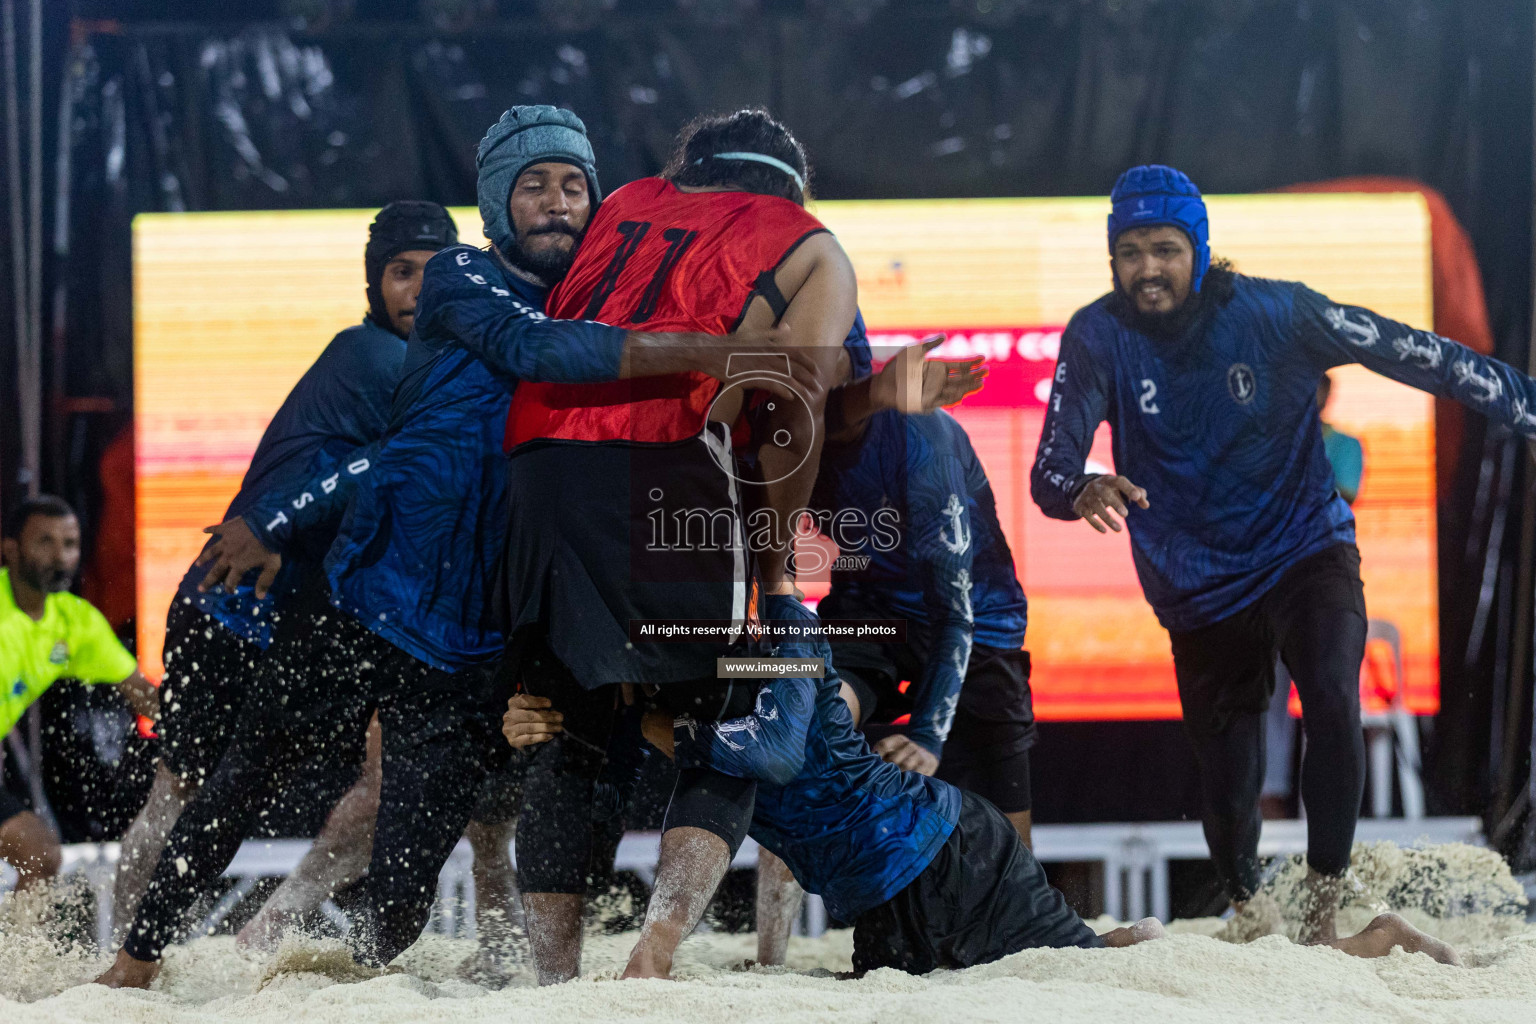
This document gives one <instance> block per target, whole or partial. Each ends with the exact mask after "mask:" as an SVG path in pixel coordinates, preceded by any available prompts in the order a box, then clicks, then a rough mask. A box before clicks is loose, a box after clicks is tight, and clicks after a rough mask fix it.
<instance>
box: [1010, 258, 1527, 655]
mask: <svg viewBox="0 0 1536 1024" xmlns="http://www.w3.org/2000/svg"><path fill="white" fill-rule="evenodd" d="M1111 305H1112V304H1111V301H1110V297H1109V296H1105V297H1104V298H1101V299H1099V300H1098V301H1097V302H1094V303H1093V304H1092V305H1089V306H1087V307H1085V308H1083V309H1081V310H1079V311H1078V312H1077V314H1076V315H1074V316H1073V317H1072V320H1071V322H1070V323H1069V324H1068V325H1067V329H1066V331H1065V332H1064V333H1063V335H1062V339H1061V356H1060V359H1059V361H1058V363H1057V366H1056V376H1055V380H1054V383H1053V386H1052V389H1051V397H1050V404H1049V407H1048V409H1047V412H1046V419H1045V426H1044V430H1043V431H1042V433H1041V438H1040V448H1039V452H1038V455H1037V458H1036V461H1035V465H1034V469H1033V472H1032V474H1031V479H1030V483H1031V493H1032V495H1033V497H1034V500H1035V502H1036V503H1037V504H1038V505H1039V506H1040V508H1041V510H1042V511H1044V512H1045V514H1046V515H1048V516H1051V517H1053V518H1056V519H1075V518H1077V514H1076V513H1075V512H1074V511H1073V510H1072V503H1073V501H1074V499H1075V498H1076V497H1077V495H1078V494H1079V493H1080V491H1081V490H1082V488H1083V487H1084V486H1085V484H1086V483H1087V481H1088V479H1089V478H1090V477H1091V475H1092V474H1090V473H1088V472H1087V470H1086V468H1085V465H1084V463H1085V460H1086V459H1087V457H1088V452H1089V448H1090V447H1091V445H1092V442H1093V435H1094V431H1095V430H1096V429H1097V427H1098V425H1099V424H1100V423H1101V422H1103V421H1105V420H1108V421H1109V424H1110V427H1111V429H1112V431H1113V437H1114V464H1115V472H1116V473H1119V474H1120V475H1122V476H1126V477H1129V478H1130V480H1131V481H1132V482H1133V483H1135V484H1136V485H1138V486H1140V487H1142V488H1144V489H1145V490H1146V492H1147V500H1148V501H1149V502H1150V504H1151V507H1150V508H1148V509H1140V508H1135V507H1132V508H1131V510H1130V514H1129V516H1128V517H1127V519H1126V524H1127V526H1128V527H1129V530H1130V539H1131V552H1132V555H1133V557H1134V560H1135V563H1136V571H1137V574H1138V575H1139V576H1140V579H1141V586H1142V590H1143V592H1144V593H1145V594H1146V597H1147V601H1148V602H1149V603H1150V604H1151V605H1152V607H1153V609H1154V610H1155V611H1156V612H1157V616H1158V619H1159V620H1160V621H1161V622H1162V624H1163V625H1164V626H1165V627H1166V628H1167V629H1169V630H1173V631H1175V632H1181V631H1187V630H1192V629H1198V628H1200V627H1202V626H1206V625H1210V624H1211V623H1213V622H1217V621H1220V620H1221V619H1224V618H1227V617H1228V616H1230V615H1233V614H1235V613H1236V612H1238V611H1240V610H1242V609H1243V608H1245V607H1247V606H1248V605H1249V604H1251V603H1252V602H1254V601H1255V600H1257V599H1258V598H1259V597H1261V596H1262V595H1263V594H1264V593H1265V592H1266V591H1267V590H1269V588H1270V587H1272V586H1274V584H1275V583H1276V582H1277V581H1278V580H1279V579H1280V577H1281V576H1282V575H1283V574H1284V573H1285V571H1286V570H1287V569H1289V568H1290V567H1291V566H1293V565H1295V564H1296V563H1297V562H1299V561H1300V560H1302V559H1303V558H1306V557H1307V556H1309V555H1312V554H1315V553H1316V552H1318V551H1321V550H1322V549H1324V548H1326V547H1329V546H1331V545H1334V544H1339V543H1344V542H1349V541H1353V540H1354V536H1355V524H1354V516H1353V515H1352V514H1351V513H1350V510H1349V506H1348V505H1347V504H1345V502H1344V500H1343V499H1342V498H1340V497H1339V495H1338V494H1337V492H1336V491H1335V489H1334V477H1333V470H1332V469H1331V468H1330V467H1329V464H1328V456H1327V453H1326V451H1325V449H1324V445H1323V435H1322V430H1321V426H1320V423H1319V419H1318V409H1317V399H1316V395H1317V385H1318V382H1319V379H1320V378H1321V376H1322V374H1323V373H1324V372H1325V371H1326V370H1328V369H1330V368H1332V367H1335V366H1340V365H1343V364H1346V363H1359V364H1361V365H1363V366H1365V367H1366V368H1368V369H1370V370H1374V371H1375V372H1377V373H1380V374H1383V375H1385V376H1387V377H1390V378H1392V379H1394V380H1397V381H1401V382H1402V383H1404V384H1408V385H1410V386H1412V387H1415V388H1418V389H1420V390H1422V391H1427V392H1430V393H1432V394H1435V395H1439V396H1441V397H1445V398H1452V399H1455V400H1456V401H1458V402H1461V403H1463V404H1464V405H1466V406H1468V407H1469V408H1471V409H1473V410H1475V411H1477V412H1480V413H1482V414H1484V415H1485V416H1487V417H1488V418H1489V419H1490V420H1493V421H1494V422H1495V423H1497V424H1499V425H1501V426H1504V427H1507V428H1510V429H1513V430H1516V431H1518V432H1519V433H1521V434H1523V435H1525V436H1527V437H1532V436H1536V382H1533V381H1532V380H1531V379H1530V378H1529V377H1527V376H1525V375H1524V374H1522V373H1519V372H1517V371H1515V370H1512V369H1511V368H1510V367H1508V366H1506V365H1504V364H1503V363H1501V362H1498V361H1497V360H1495V359H1490V358H1488V357H1486V356H1483V355H1480V354H1478V353H1476V352H1473V351H1472V350H1470V349H1468V348H1466V347H1464V346H1462V345H1459V344H1457V343H1456V342H1454V341H1451V340H1450V339H1448V338H1443V337H1440V336H1439V335H1437V334H1433V333H1431V332H1429V331H1422V330H1416V329H1414V328H1412V327H1409V326H1408V325H1406V324H1403V323H1399V322H1397V321H1395V320H1389V319H1387V318H1386V317H1383V316H1379V315H1377V314H1376V313H1373V312H1372V311H1370V310H1368V309H1363V308H1361V307H1359V306H1348V305H1343V304H1340V303H1336V302H1333V301H1331V300H1330V299H1328V298H1327V297H1326V296H1323V295H1320V294H1318V293H1317V292H1315V291H1312V290H1311V289H1310V288H1307V287H1306V286H1305V285H1302V284H1298V283H1295V282H1292V281H1271V280H1265V279H1262V278H1255V277H1245V276H1242V275H1236V276H1235V280H1234V290H1233V295H1232V298H1231V300H1230V301H1228V302H1226V303H1225V304H1223V305H1221V306H1219V307H1214V308H1211V309H1208V310H1205V311H1202V313H1201V314H1200V315H1199V316H1198V317H1197V319H1196V320H1195V323H1194V324H1193V326H1192V327H1191V328H1190V330H1188V331H1187V332H1186V333H1185V334H1184V336H1183V337H1181V338H1178V339H1176V340H1170V341H1160V340H1154V339H1153V338H1150V337H1148V336H1147V335H1145V334H1142V333H1141V332H1139V331H1137V330H1134V329H1133V328H1132V327H1130V326H1129V325H1128V324H1127V323H1126V322H1125V321H1124V320H1122V319H1121V318H1120V317H1118V316H1117V315H1116V314H1115V313H1114V312H1112V310H1111ZM1085 529H1086V527H1085Z"/></svg>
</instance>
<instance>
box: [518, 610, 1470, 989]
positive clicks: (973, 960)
mask: <svg viewBox="0 0 1536 1024" xmlns="http://www.w3.org/2000/svg"><path fill="white" fill-rule="evenodd" d="M766 610H767V613H768V617H769V618H770V619H771V620H772V621H775V622H790V623H795V624H796V625H798V626H800V627H801V628H802V629H805V628H809V627H814V626H815V625H817V624H818V622H819V620H818V619H817V618H816V616H815V614H814V613H812V612H811V611H810V610H809V609H807V608H806V607H805V606H804V605H803V604H801V603H800V602H799V601H798V600H796V599H795V598H792V597H788V596H773V597H770V598H769V599H768V601H767V605H766ZM777 656H778V657H783V658H822V659H824V664H825V665H826V672H825V676H824V678H821V679H812V678H794V679H781V680H775V681H774V682H772V683H770V684H769V685H768V686H767V687H765V688H764V689H763V691H762V692H761V694H760V695H759V699H758V704H757V709H756V710H755V711H754V713H753V714H752V715H750V716H747V717H745V718H741V719H735V720H731V721H726V722H718V723H709V724H707V725H699V724H698V723H694V722H692V721H690V720H687V719H679V720H678V721H677V722H676V723H675V726H674V723H672V722H670V721H668V720H667V719H666V718H665V717H664V716H657V715H655V714H652V715H649V716H648V717H647V720H646V737H647V739H649V740H651V742H652V743H653V744H655V745H656V746H657V747H658V748H659V749H661V750H662V751H663V752H664V753H667V754H669V755H670V756H673V757H674V758H675V759H676V760H677V763H678V765H679V766H680V767H686V766H690V765H696V764H702V763H708V764H711V765H712V766H714V767H715V768H717V769H718V770H721V771H727V772H735V773H740V774H742V775H750V776H752V777H756V778H758V779H759V780H760V782H759V786H758V791H757V803H756V807H755V810H754V813H753V817H752V826H751V835H752V836H753V838H754V839H756V840H757V841H758V842H759V843H760V844H761V845H762V846H763V847H765V848H766V849H767V850H769V851H771V852H772V853H773V855H774V856H776V857H778V858H781V859H782V860H783V862H784V863H785V864H786V865H788V867H789V869H790V871H791V872H792V874H793V878H792V879H783V878H782V872H781V873H780V876H781V881H780V890H781V891H780V892H778V893H772V892H770V893H760V898H761V897H762V896H768V897H769V898H770V901H776V902H777V903H778V904H779V905H780V906H781V907H782V906H783V905H785V904H786V903H788V902H789V901H788V900H787V899H785V898H784V893H783V892H782V889H783V887H784V886H786V885H789V884H793V883H794V882H798V883H799V884H801V885H803V886H804V887H805V889H806V890H807V891H809V892H815V893H818V894H820V895H821V897H822V898H823V899H824V900H825V901H826V903H827V908H828V910H829V911H830V912H831V913H832V915H833V916H834V917H837V918H838V919H839V920H843V921H852V922H853V924H854V951H853V966H854V971H855V973H856V974H862V973H864V972H866V971H870V970H874V969H876V968H879V967H897V968H900V969H901V970H904V971H907V972H909V973H913V974H922V973H926V972H928V971H931V970H934V969H936V968H940V967H947V968H959V967H969V966H973V965H975V964H983V963H988V962H991V961H993V960H997V959H1000V958H1001V957H1004V956H1007V955H1009V954H1010V953H1016V952H1018V951H1019V950H1022V949H1028V948H1032V947H1038V946H1055V947H1062V946H1081V947H1097V946H1108V947H1120V946H1130V945H1135V944H1136V943H1138V942H1143V941H1146V940H1149V939H1154V938H1157V937H1159V936H1161V935H1162V934H1163V928H1162V925H1161V924H1160V923H1159V922H1158V921H1157V920H1156V919H1154V918H1147V919H1145V920H1142V921H1138V922H1137V923H1135V924H1134V925H1131V926H1129V927H1125V928H1116V929H1114V930H1113V931H1110V932H1108V933H1106V934H1105V935H1102V936H1100V935H1095V934H1094V933H1093V931H1092V930H1091V929H1089V927H1088V926H1087V925H1086V924H1084V923H1083V921H1082V920H1081V919H1080V918H1079V917H1078V916H1077V915H1076V914H1074V913H1073V912H1072V911H1071V910H1070V909H1069V908H1068V907H1067V905H1066V901H1065V899H1063V897H1062V895H1061V893H1059V892H1058V891H1056V890H1055V889H1053V888H1051V886H1050V884H1049V883H1048V882H1047V881H1046V878H1045V873H1044V871H1042V870H1041V867H1040V863H1039V862H1038V861H1037V860H1036V859H1035V858H1034V855H1033V854H1031V853H1030V851H1029V849H1028V848H1027V847H1025V846H1024V844H1023V843H1022V842H1021V841H1020V840H1019V838H1018V834H1017V833H1016V832H1015V831H1014V829H1013V827H1012V826H1011V825H1010V824H1009V822H1008V820H1007V819H1006V818H1004V817H1003V815H1002V814H1001V813H1000V812H999V811H998V810H997V809H996V808H994V807H993V806H992V805H991V804H989V803H987V802H986V801H985V800H983V799H981V798H980V797H977V796H973V795H971V794H969V793H964V792H962V791H961V790H958V789H955V788H954V787H953V786H950V785H948V784H947V783H944V782H940V781H938V780H937V779H933V778H930V777H928V776H925V775H921V774H919V773H917V772H905V771H902V770H901V769H899V768H897V767H896V766H895V765H893V764H890V763H888V762H886V761H883V760H881V759H880V757H879V756H878V755H876V754H875V753H874V751H873V750H871V749H870V747H869V745H868V743H867V742H865V740H864V738H863V736H862V735H860V733H859V732H858V730H857V729H856V728H855V727H854V724H853V723H854V716H853V713H852V711H851V709H850V707H849V704H848V703H847V696H848V694H849V691H847V689H846V688H845V687H843V685H842V683H841V682H840V680H839V679H838V677H837V673H836V671H835V669H833V667H832V661H831V649H830V647H829V645H828V644H827V643H826V641H824V640H821V639H809V640H796V641H793V642H785V643H781V644H780V645H779V646H778V650H777ZM561 728H562V726H561V715H560V713H559V712H558V710H556V709H553V708H551V707H549V702H548V701H547V700H543V699H540V698H536V697H530V696H527V695H518V696H516V697H514V698H512V700H511V701H510V703H509V705H508V711H507V714H506V716H505V718H504V719H503V728H502V731H503V733H505V735H506V736H507V739H508V741H509V742H510V743H511V744H512V745H513V746H514V747H527V746H533V745H535V744H538V743H542V742H545V741H547V740H549V739H552V738H553V737H554V736H556V735H558V734H559V733H560V731H561ZM760 905H761V904H760ZM686 909H688V908H665V909H663V911H662V912H661V913H659V914H658V913H654V912H652V913H650V914H648V915H647V919H646V925H645V929H644V931H643V932H642V934H641V939H640V946H639V947H638V949H639V950H643V951H644V952H645V954H646V955H647V956H649V957H650V958H651V962H652V963H653V965H654V966H655V967H656V968H657V971H656V973H657V974H658V975H659V976H662V977H665V976H667V974H668V971H669V970H670V967H671V963H672V955H673V952H674V951H675V950H676V948H677V944H678V943H679V942H681V941H682V939H683V938H684V937H685V936H687V934H688V933H689V932H690V931H691V930H692V929H693V926H694V925H695V924H696V923H697V916H696V915H694V916H692V917H689V916H686ZM698 909H700V910H702V907H701V908H698ZM769 916H770V917H771V918H776V919H777V920H778V921H779V922H784V921H786V920H787V918H788V916H789V915H788V914H783V913H777V914H771V915H769ZM764 940H768V942H767V944H768V945H770V946H771V945H772V944H773V941H774V937H773V936H760V947H759V949H760V951H764V950H763V945H762V943H763V941H764ZM1325 944H1326V945H1329V946H1332V947H1334V948H1335V949H1339V950H1341V951H1343V952H1345V953H1348V954H1350V955H1352V956H1359V957H1379V956H1385V955H1387V954H1388V953H1390V952H1391V951H1392V949H1393V948H1394V947H1397V946H1401V947H1402V948H1403V949H1405V950H1407V951H1409V952H1424V953H1428V954H1429V955H1430V956H1431V957H1433V958H1434V959H1435V960H1437V961H1439V962H1441V963H1448V964H1459V963H1460V961H1459V959H1458V958H1457V956H1456V953H1455V951H1454V950H1452V949H1451V947H1450V946H1448V945H1446V944H1445V943H1443V942H1440V941H1439V940H1437V939H1434V938H1431V937H1430V936H1428V935H1425V934H1424V933H1423V932H1420V931H1419V930H1418V929H1416V928H1414V927H1413V926H1412V925H1410V924H1408V923H1407V922H1406V921H1404V920H1403V919H1402V918H1400V917H1398V916H1396V915H1394V914H1383V915H1381V916H1380V917H1377V918H1376V919H1375V920H1374V921H1372V922H1371V923H1370V924H1369V925H1368V926H1367V927H1366V928H1365V929H1364V930H1363V931H1361V932H1360V933H1359V934H1358V935H1353V936H1350V937H1349V938H1345V939H1337V940H1334V941H1332V942H1328V943H1325ZM777 945H778V952H777V955H772V954H771V951H767V952H770V955H769V956H768V957H767V959H768V960H771V961H777V962H782V950H783V946H784V943H783V942H782V941H778V943H777Z"/></svg>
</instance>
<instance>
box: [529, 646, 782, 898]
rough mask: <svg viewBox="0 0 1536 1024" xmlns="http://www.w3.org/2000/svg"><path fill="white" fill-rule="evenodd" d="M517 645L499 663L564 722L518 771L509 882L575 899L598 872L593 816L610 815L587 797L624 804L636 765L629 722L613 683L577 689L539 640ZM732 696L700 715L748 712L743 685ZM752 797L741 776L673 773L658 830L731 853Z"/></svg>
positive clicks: (634, 729) (634, 728)
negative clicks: (687, 834)
mask: <svg viewBox="0 0 1536 1024" xmlns="http://www.w3.org/2000/svg"><path fill="white" fill-rule="evenodd" d="M517 646H518V647H519V648H520V650H519V651H518V652H517V653H516V654H515V655H513V656H512V657H509V662H511V661H512V660H513V659H514V658H515V660H516V663H517V664H518V665H519V672H520V678H521V683H522V687H523V689H524V690H525V691H526V692H527V693H530V694H532V695H534V696H536V697H547V698H549V700H550V701H551V702H552V704H553V705H554V707H555V709H556V710H558V711H559V712H560V713H561V714H562V715H563V716H564V719H563V725H564V731H563V732H562V733H561V735H559V736H557V737H555V739H553V740H551V741H550V742H548V743H545V744H543V745H542V746H540V747H539V748H538V749H537V751H536V752H535V754H534V757H533V762H532V764H531V765H530V767H529V770H528V781H527V784H526V786H525V787H524V790H523V811H522V815H521V817H520V818H519V819H518V825H517V849H518V857H517V872H518V883H519V885H520V886H521V888H522V890H523V892H532V893H571V894H584V893H586V891H587V888H588V882H589V879H590V878H591V877H592V873H593V872H594V871H600V870H601V868H602V865H594V864H593V840H592V836H593V822H594V819H596V818H601V817H605V816H610V815H612V813H613V809H612V808H611V807H609V808H604V807H603V806H602V804H603V801H598V800H596V799H595V797H596V795H597V794H598V793H599V792H606V793H608V794H609V801H607V802H610V803H611V802H612V800H613V799H618V800H619V801H620V802H621V803H627V796H628V794H629V793H630V792H631V791H632V790H633V786H634V778H635V774H636V772H637V771H638V768H639V752H640V749H641V743H642V740H641V737H640V735H639V730H638V718H637V717H636V714H634V713H629V714H625V713H622V712H621V711H620V705H619V701H618V689H619V688H618V687H617V686H603V687H599V688H597V689H594V690H589V689H586V688H584V687H583V686H582V685H581V684H580V683H579V682H577V680H576V679H575V677H574V676H572V675H571V673H570V670H569V669H567V668H566V667H565V665H563V664H562V663H561V662H560V660H559V659H558V658H556V657H555V655H554V654H553V653H552V652H551V651H550V650H549V648H548V647H547V646H546V645H545V644H544V643H543V642H542V640H541V639H538V638H535V637H533V636H532V635H531V634H524V635H522V636H520V637H519V638H518V644H517ZM717 689H718V690H721V691H724V690H725V689H726V688H725V687H724V686H721V687H704V686H701V685H699V684H696V683H679V684H676V686H675V687H674V686H664V687H662V688H661V693H662V695H663V696H665V695H667V693H668V691H669V690H675V694H674V696H675V697H676V698H677V700H678V702H680V703H681V704H683V705H684V706H685V707H687V708H689V710H695V709H697V708H700V707H703V705H704V704H710V703H712V702H711V701H710V700H709V698H708V697H707V696H706V697H704V698H703V699H702V701H701V700H700V699H699V696H700V693H701V692H702V691H706V690H717ZM736 689H737V690H741V691H743V696H742V698H741V703H740V704H739V705H716V706H712V707H711V708H710V710H711V711H712V712H714V713H715V714H716V715H718V716H720V717H733V716H735V715H741V714H745V713H746V712H747V711H749V710H751V707H752V704H751V703H750V698H749V697H748V696H746V695H745V688H742V687H739V686H738V687H737V688H736ZM635 711H636V712H637V711H638V709H635ZM756 793H757V787H756V783H755V782H753V781H752V780H750V779H738V778H734V777H732V776H728V775H724V774H721V773H720V772H716V771H713V770H710V769H695V770H692V771H688V772H681V773H679V777H678V782H677V786H676V787H675V788H674V790H673V793H672V800H671V802H670V803H669V805H668V808H667V817H666V821H665V823H664V825H663V829H664V830H667V829H673V828H678V827H684V826H689V827H695V828H703V829H707V830H708V831H711V832H713V833H715V834H716V835H718V836H720V838H721V839H722V840H724V841H725V843H726V845H727V846H728V847H729V848H730V851H731V854H732V856H734V855H735V853H736V851H737V850H738V849H739V848H740V847H741V844H742V841H743V840H744V839H745V838H746V834H747V825H748V823H749V822H750V821H751V820H752V807H753V805H754V803H755V797H756Z"/></svg>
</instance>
